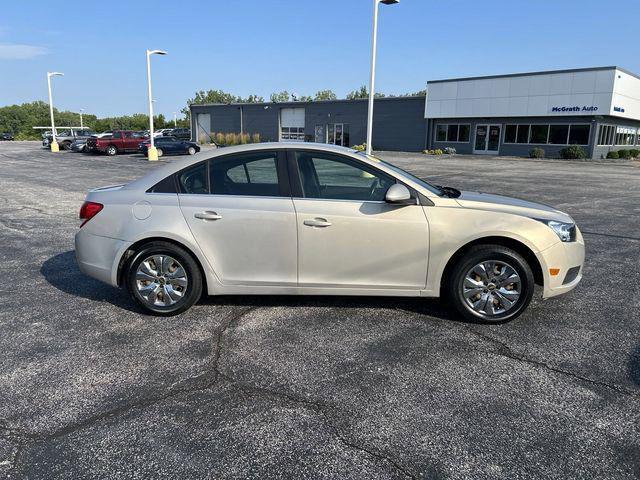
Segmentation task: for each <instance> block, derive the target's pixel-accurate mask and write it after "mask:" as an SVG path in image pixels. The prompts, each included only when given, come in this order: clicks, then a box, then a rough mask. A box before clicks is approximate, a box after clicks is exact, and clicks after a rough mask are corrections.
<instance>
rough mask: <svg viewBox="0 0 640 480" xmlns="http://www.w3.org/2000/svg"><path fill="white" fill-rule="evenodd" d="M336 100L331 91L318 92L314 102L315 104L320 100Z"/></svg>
mask: <svg viewBox="0 0 640 480" xmlns="http://www.w3.org/2000/svg"><path fill="white" fill-rule="evenodd" d="M337 98H338V97H337V96H336V94H335V93H333V92H332V91H331V90H318V91H317V92H316V96H315V98H314V100H315V101H316V102H317V101H320V100H336V99H337Z"/></svg>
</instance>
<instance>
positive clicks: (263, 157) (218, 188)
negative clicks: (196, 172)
mask: <svg viewBox="0 0 640 480" xmlns="http://www.w3.org/2000/svg"><path fill="white" fill-rule="evenodd" d="M277 156H278V154H277V152H258V153H248V154H245V155H234V156H233V157H227V158H222V159H217V160H216V159H214V160H212V161H211V162H210V164H209V175H210V181H211V193H213V194H215V195H246V196H258V197H277V196H279V195H280V189H279V186H278V168H277Z"/></svg>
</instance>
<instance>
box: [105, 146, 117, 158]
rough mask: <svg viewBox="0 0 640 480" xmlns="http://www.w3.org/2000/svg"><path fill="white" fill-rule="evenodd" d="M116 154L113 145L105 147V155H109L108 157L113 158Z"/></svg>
mask: <svg viewBox="0 0 640 480" xmlns="http://www.w3.org/2000/svg"><path fill="white" fill-rule="evenodd" d="M117 153H118V149H117V148H116V146H115V145H109V146H108V147H107V155H109V156H110V157H113V156H114V155H115V154H117Z"/></svg>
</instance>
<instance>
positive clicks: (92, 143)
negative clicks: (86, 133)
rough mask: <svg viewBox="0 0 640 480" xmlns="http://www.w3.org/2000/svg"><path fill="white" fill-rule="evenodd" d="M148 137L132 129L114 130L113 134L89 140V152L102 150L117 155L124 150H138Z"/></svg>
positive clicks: (87, 148) (87, 149)
mask: <svg viewBox="0 0 640 480" xmlns="http://www.w3.org/2000/svg"><path fill="white" fill-rule="evenodd" d="M147 138H148V137H146V136H144V135H140V134H139V133H136V132H134V131H132V130H114V131H113V133H112V134H111V135H107V136H104V137H100V138H98V137H91V138H89V139H88V140H87V147H86V151H87V152H92V153H94V152H102V153H106V154H107V155H116V154H118V153H123V152H137V151H138V145H139V144H140V142H141V141H143V140H145V139H147Z"/></svg>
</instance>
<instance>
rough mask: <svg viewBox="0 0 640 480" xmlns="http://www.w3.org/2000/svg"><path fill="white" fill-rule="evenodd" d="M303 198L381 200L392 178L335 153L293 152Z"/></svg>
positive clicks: (393, 181) (391, 182)
mask: <svg viewBox="0 0 640 480" xmlns="http://www.w3.org/2000/svg"><path fill="white" fill-rule="evenodd" d="M296 158H297V161H298V169H299V171H300V179H301V181H302V189H303V192H304V196H305V198H326V199H333V200H358V201H383V200H384V198H385V194H386V193H387V190H388V189H389V187H391V185H393V184H394V183H396V181H395V179H394V178H393V177H391V176H390V175H387V174H386V173H384V172H381V171H379V170H376V169H375V168H373V167H370V166H369V165H365V164H363V163H360V162H357V161H355V160H352V159H349V158H346V157H341V156H339V155H331V154H325V153H321V152H297V153H296Z"/></svg>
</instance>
